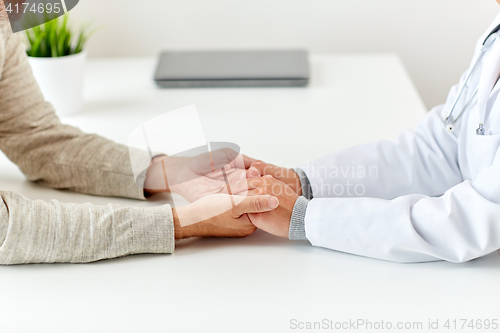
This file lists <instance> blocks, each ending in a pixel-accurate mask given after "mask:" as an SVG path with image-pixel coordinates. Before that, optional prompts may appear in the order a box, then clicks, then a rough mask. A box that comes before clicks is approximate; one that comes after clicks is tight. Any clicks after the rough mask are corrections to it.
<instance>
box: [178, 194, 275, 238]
mask: <svg viewBox="0 0 500 333" xmlns="http://www.w3.org/2000/svg"><path fill="white" fill-rule="evenodd" d="M233 204H234V205H233ZM278 204H279V202H278V200H277V199H276V197H273V196H269V195H265V196H252V197H243V196H230V195H225V194H216V195H210V196H206V197H204V198H202V199H200V200H198V201H196V202H194V203H192V204H190V205H187V206H182V207H177V208H174V209H173V214H174V228H175V238H176V239H181V238H188V237H203V236H205V237H245V236H248V235H250V234H252V233H253V232H254V231H255V230H256V227H255V226H254V225H253V224H252V223H251V222H250V219H249V218H248V215H247V213H258V212H267V211H271V210H273V209H275V208H276V207H278Z"/></svg>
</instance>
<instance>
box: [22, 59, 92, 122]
mask: <svg viewBox="0 0 500 333" xmlns="http://www.w3.org/2000/svg"><path fill="white" fill-rule="evenodd" d="M28 58H29V62H30V65H31V68H32V70H33V75H34V76H35V79H36V80H37V82H38V85H39V86H40V89H41V90H42V93H43V96H44V97H45V100H46V101H48V102H50V103H51V104H52V105H53V106H54V108H55V109H56V113H57V114H58V115H60V116H62V115H67V114H71V113H74V112H78V111H80V110H81V109H82V108H83V80H84V74H85V61H86V58H87V53H86V52H81V53H77V54H74V55H69V56H65V57H56V58H36V57H28Z"/></svg>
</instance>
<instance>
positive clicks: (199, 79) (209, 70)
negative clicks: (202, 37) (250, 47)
mask: <svg viewBox="0 0 500 333" xmlns="http://www.w3.org/2000/svg"><path fill="white" fill-rule="evenodd" d="M155 81H156V83H157V84H158V85H159V86H161V87H169V88H183V87H290V86H305V85H307V83H308V82H309V62H308V54H307V52H306V51H304V50H280V51H183V52H163V53H162V54H161V56H160V59H159V62H158V67H157V69H156V74H155Z"/></svg>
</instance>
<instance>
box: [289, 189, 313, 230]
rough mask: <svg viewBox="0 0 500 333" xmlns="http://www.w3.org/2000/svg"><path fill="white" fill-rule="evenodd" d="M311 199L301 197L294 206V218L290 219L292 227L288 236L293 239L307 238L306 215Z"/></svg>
mask: <svg viewBox="0 0 500 333" xmlns="http://www.w3.org/2000/svg"><path fill="white" fill-rule="evenodd" d="M308 204H309V200H307V199H306V198H305V197H299V198H298V199H297V201H296V202H295V205H294V206H293V211H292V218H291V219H290V229H289V231H288V238H289V239H291V240H307V238H306V225H305V217H306V210H307V205H308Z"/></svg>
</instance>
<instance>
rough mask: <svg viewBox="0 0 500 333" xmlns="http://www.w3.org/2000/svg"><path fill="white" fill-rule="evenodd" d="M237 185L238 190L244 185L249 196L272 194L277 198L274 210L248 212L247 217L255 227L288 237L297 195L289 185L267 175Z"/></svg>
mask: <svg viewBox="0 0 500 333" xmlns="http://www.w3.org/2000/svg"><path fill="white" fill-rule="evenodd" d="M237 187H239V188H240V190H243V189H244V188H245V187H246V188H247V189H248V193H247V195H249V196H252V195H272V196H274V197H276V198H278V201H279V206H278V208H276V209H275V210H273V211H270V212H266V213H256V214H248V217H249V218H250V221H251V222H252V223H253V224H254V225H255V226H256V227H257V228H259V229H262V230H264V231H266V232H268V233H270V234H273V235H275V236H279V237H285V238H288V233H289V229H290V219H291V218H292V211H293V207H294V205H295V202H296V201H297V199H298V198H299V195H298V194H297V193H296V192H295V191H294V190H293V189H292V188H291V187H290V186H288V185H287V184H285V183H283V182H281V181H279V180H277V179H275V178H273V177H272V176H269V175H267V176H264V177H259V178H252V179H248V180H242V181H240V182H239V183H238V184H237Z"/></svg>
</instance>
